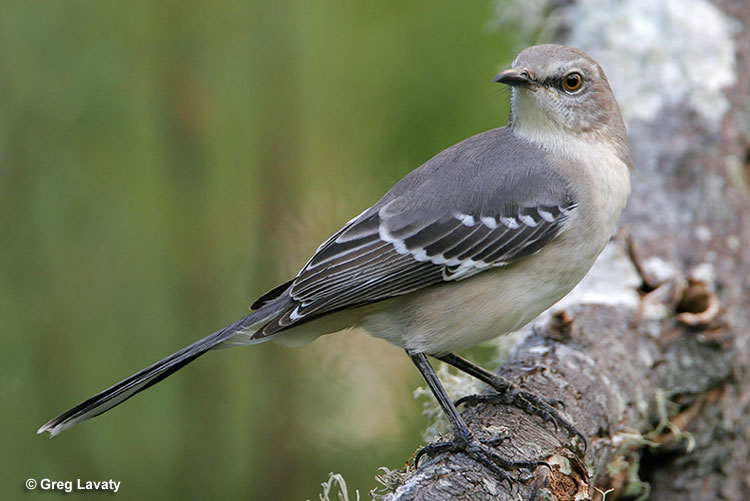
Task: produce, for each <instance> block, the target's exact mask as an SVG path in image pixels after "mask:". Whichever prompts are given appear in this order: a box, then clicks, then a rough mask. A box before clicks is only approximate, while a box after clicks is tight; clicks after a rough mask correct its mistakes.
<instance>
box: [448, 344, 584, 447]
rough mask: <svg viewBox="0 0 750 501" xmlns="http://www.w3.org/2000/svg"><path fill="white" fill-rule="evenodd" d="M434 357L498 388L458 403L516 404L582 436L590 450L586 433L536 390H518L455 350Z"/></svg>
mask: <svg viewBox="0 0 750 501" xmlns="http://www.w3.org/2000/svg"><path fill="white" fill-rule="evenodd" d="M434 358H436V359H438V360H441V361H443V362H445V363H446V364H449V365H452V366H453V367H455V368H456V369H458V370H460V371H462V372H465V373H466V374H468V375H470V376H473V377H475V378H477V379H479V380H480V381H482V382H483V383H486V384H488V385H489V386H491V387H492V388H493V389H494V390H495V391H497V393H496V394H488V395H467V396H465V397H462V398H459V399H458V400H456V405H461V404H464V403H465V404H469V405H475V404H478V403H482V402H488V403H502V404H506V405H513V406H515V407H518V408H519V409H521V410H524V411H526V412H528V413H529V414H534V415H536V416H539V417H541V418H542V419H543V420H544V421H545V422H551V423H552V424H554V425H555V428H557V426H558V425H559V426H562V427H563V428H564V429H565V430H566V431H567V432H568V433H569V434H570V435H572V436H575V437H578V439H579V440H580V443H581V444H582V446H581V447H582V450H583V452H584V453H585V452H586V448H587V447H588V440H587V439H586V436H585V435H584V434H583V433H582V432H581V431H580V430H578V428H576V427H575V426H574V425H573V424H572V423H570V422H569V421H568V420H567V419H565V418H564V417H562V416H561V415H560V413H559V412H558V410H557V409H555V408H554V407H552V406H551V405H550V404H549V403H547V402H545V401H544V400H543V399H542V398H540V397H538V396H536V395H534V394H533V393H530V392H527V391H523V390H520V389H518V387H516V385H514V384H513V383H511V382H510V381H508V380H507V379H505V378H503V377H500V376H498V375H497V374H493V373H491V372H490V371H488V370H487V369H484V368H482V367H480V366H478V365H476V364H475V363H473V362H470V361H469V360H466V359H465V358H462V357H459V356H458V355H454V354H453V353H448V354H447V355H439V356H434Z"/></svg>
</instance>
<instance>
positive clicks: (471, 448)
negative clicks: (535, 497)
mask: <svg viewBox="0 0 750 501" xmlns="http://www.w3.org/2000/svg"><path fill="white" fill-rule="evenodd" d="M504 440H506V437H497V438H493V439H490V440H487V441H482V442H478V441H475V440H472V441H468V442H464V441H463V440H460V439H454V440H451V441H448V442H437V443H434V444H429V445H426V446H425V447H423V448H422V449H420V451H419V452H417V455H416V457H415V459H414V465H415V466H416V467H418V466H419V460H420V459H421V458H422V457H423V456H424V455H425V454H426V455H428V456H432V455H435V454H441V453H444V452H461V453H463V454H466V455H467V456H469V457H470V458H471V459H473V460H474V461H476V462H477V463H480V464H482V465H484V466H486V467H487V468H488V469H490V470H491V471H492V472H493V473H495V475H496V476H497V477H498V478H499V479H500V480H501V481H503V480H505V481H508V482H511V483H512V482H513V481H514V480H515V481H521V482H525V481H527V480H529V479H530V478H531V476H524V475H521V476H520V477H519V478H515V479H514V478H513V477H512V476H511V475H510V474H508V471H507V470H511V469H513V470H516V469H528V470H533V469H535V468H537V467H539V466H546V467H548V468H549V464H548V463H546V462H544V461H510V460H508V459H505V458H503V457H502V456H500V455H499V454H497V453H496V452H494V451H493V450H491V449H490V448H489V447H487V446H486V445H485V444H490V445H496V444H498V443H500V442H502V441H504Z"/></svg>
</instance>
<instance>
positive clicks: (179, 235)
mask: <svg viewBox="0 0 750 501" xmlns="http://www.w3.org/2000/svg"><path fill="white" fill-rule="evenodd" d="M490 12H491V6H490V5H489V3H488V2H453V1H448V0H440V1H431V2H403V1H401V0H398V1H396V0H388V1H382V2H337V1H333V0H328V1H316V2H306V1H302V0H297V1H277V2H271V1H257V0H256V1H252V0H251V1H244V2H240V1H234V2H233V1H219V2H196V1H181V2H176V1H163V2H139V1H135V2H120V3H116V2H81V1H67V2H21V1H5V2H2V3H0V318H1V319H2V324H1V325H2V327H1V328H2V339H3V345H4V346H3V349H2V350H0V364H2V367H3V371H2V376H1V377H0V398H1V399H2V402H3V406H4V410H3V412H2V432H0V433H1V435H0V447H1V448H2V451H3V452H4V454H3V459H2V465H1V467H0V479H2V483H1V484H0V485H2V489H3V491H2V492H3V496H2V497H3V498H4V499H13V498H23V499H28V495H29V494H28V493H27V492H25V490H24V488H23V482H24V481H25V479H26V478H36V479H41V478H50V479H53V480H71V479H73V480H74V479H77V478H81V479H83V480H101V479H110V478H111V479H115V480H117V481H120V482H122V485H121V488H120V493H118V495H124V496H125V498H127V499H139V498H142V499H151V498H159V499H172V498H174V499H189V498H197V499H201V498H218V499H278V500H285V499H305V498H310V499H317V495H318V493H319V492H320V483H321V482H324V481H325V480H326V478H328V473H329V471H336V472H340V473H342V474H343V475H344V477H345V478H346V480H347V482H348V484H349V485H350V486H351V488H353V489H354V488H356V489H359V490H360V492H363V493H366V492H367V491H368V490H370V489H371V488H372V487H374V486H375V485H376V484H375V480H374V475H375V473H376V470H377V467H378V466H380V465H385V466H388V467H391V468H399V467H401V466H402V464H403V460H404V459H405V458H406V457H408V456H409V455H410V454H411V453H412V452H413V451H414V450H415V449H416V448H417V447H418V446H419V444H420V430H421V428H422V427H423V426H424V422H423V418H422V417H421V416H420V405H419V404H418V403H417V402H415V401H414V400H413V398H412V391H413V390H414V388H415V387H417V386H418V385H419V384H420V383H421V382H420V379H419V376H418V374H417V372H416V371H415V370H414V369H413V368H412V367H411V366H410V362H409V361H408V359H407V357H405V356H404V355H403V353H402V352H400V351H399V350H398V349H397V348H394V347H391V346H389V345H387V344H386V343H385V342H382V341H379V340H374V339H371V338H369V337H367V336H365V335H363V334H361V333H341V334H336V335H332V336H327V337H325V338H323V339H321V340H319V341H317V342H316V343H313V344H312V345H310V346H307V347H304V348H301V349H295V350H291V349H285V348H281V347H278V346H275V345H272V344H266V345H261V346H256V347H253V348H252V349H249V348H248V349H235V350H221V351H218V352H213V353H210V354H208V355H207V356H206V357H204V358H202V359H200V360H199V361H197V362H196V363H195V364H192V365H191V366H190V367H189V368H187V369H186V370H184V371H182V372H180V373H179V374H178V375H176V376H174V377H173V378H170V379H169V380H168V381H167V382H165V383H162V384H160V385H158V386H157V387H154V388H153V389H151V390H149V391H148V392H146V393H144V394H143V395H139V396H138V397H136V398H134V399H133V400H132V401H129V402H128V403H127V404H125V405H123V406H122V407H119V408H117V409H116V410H114V411H112V412H110V413H108V414H106V415H105V416H101V417H99V418H96V419H94V420H93V421H89V422H86V423H83V424H81V425H79V426H77V427H76V428H73V429H72V430H70V431H67V432H65V433H63V434H62V435H61V436H60V437H57V438H55V439H54V440H48V439H46V436H45V437H40V436H36V435H35V431H36V429H37V427H38V426H40V425H41V424H42V423H43V422H45V421H46V420H47V419H48V418H50V417H52V416H53V415H55V414H57V413H58V412H61V411H63V410H65V409H67V408H68V407H70V406H72V405H73V404H75V403H78V402H79V401H80V400H82V399H83V398H86V397H88V396H90V395H91V394H93V393H95V392H97V391H99V390H101V389H103V388H104V387H105V386H107V385H109V384H112V383H115V382H116V381H118V380H119V379H121V378H123V377H125V376H128V375H130V374H131V373H132V372H135V371H136V370H138V369H141V368H142V367H144V366H146V365H148V364H150V363H152V362H154V361H156V360H157V359H159V358H161V357H162V356H165V355H167V354H169V353H171V352H173V351H175V350H177V349H179V348H181V347H182V346H184V345H186V344H188V343H190V342H192V341H194V340H195V339H197V338H199V337H202V336H204V335H206V334H208V333H209V332H211V331H213V330H215V329H216V328H218V327H220V326H222V325H224V324H225V323H228V322H230V321H232V320H235V319H236V318H238V317H240V316H243V315H244V314H245V312H246V311H247V306H248V305H249V304H250V302H251V301H252V300H253V299H254V298H255V297H257V296H258V295H259V294H261V293H263V292H265V290H267V289H269V288H271V287H273V286H275V285H276V284H277V283H279V282H280V281H281V280H284V279H287V278H288V277H289V276H290V275H291V274H293V273H295V272H296V270H297V269H298V268H299V267H300V266H301V265H302V264H303V263H304V262H305V260H306V258H307V257H308V256H309V255H310V253H311V252H313V251H314V249H315V248H316V246H317V244H318V243H319V242H320V241H322V240H323V239H324V238H325V237H327V236H328V235H329V234H330V233H331V232H333V231H334V230H336V229H337V228H338V227H339V226H340V225H341V224H343V223H344V222H346V221H347V220H348V219H350V218H351V217H352V216H354V215H356V214H358V213H359V212H360V211H361V210H363V209H364V208H366V207H367V206H368V205H369V204H371V203H373V202H374V201H375V200H377V198H378V197H379V196H380V195H382V193H384V192H385V191H386V190H387V189H388V188H389V187H390V186H391V185H392V184H393V183H394V182H396V181H397V180H398V179H399V178H400V177H402V176H403V175H404V174H406V173H407V172H408V171H409V170H411V169H413V168H414V167H416V166H418V165H419V164H421V163H422V162H423V161H425V160H426V159H428V158H429V157H430V156H432V155H434V154H435V153H437V152H438V151H440V150H441V149H443V148H445V147H447V146H449V145H451V144H453V143H455V142H456V141H458V140H460V139H463V138H464V137H467V136H469V135H471V134H474V133H477V132H480V131H482V130H486V129H489V128H492V127H496V126H499V125H502V124H503V123H504V121H505V117H506V113H507V96H506V95H504V94H499V93H498V92H497V89H496V88H495V87H494V86H493V84H492V83H491V78H492V76H493V75H494V74H495V72H496V71H497V70H499V69H501V68H502V67H503V66H505V65H506V64H507V63H508V62H509V61H510V60H511V59H512V54H511V53H510V50H511V47H512V45H513V34H510V33H490V32H488V30H486V29H485V24H486V22H487V19H488V18H489V16H490ZM45 497H46V498H47V499H54V498H57V497H58V495H55V494H52V493H46V495H45Z"/></svg>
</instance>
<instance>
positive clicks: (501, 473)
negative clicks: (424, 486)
mask: <svg viewBox="0 0 750 501" xmlns="http://www.w3.org/2000/svg"><path fill="white" fill-rule="evenodd" d="M409 356H410V357H411V359H412V361H413V362H414V365H416V366H417V369H419V372H420V373H421V374H422V377H424V380H425V381H426V382H427V386H429V387H430V390H431V391H432V394H433V395H435V398H436V399H437V401H438V403H439V404H440V407H441V408H442V409H443V412H445V415H446V417H447V418H448V421H450V424H451V428H452V429H453V436H454V438H453V441H451V442H440V443H436V444H430V445H428V446H426V447H425V448H423V449H422V450H420V451H419V452H418V453H417V457H416V459H415V464H416V465H417V466H418V465H419V459H420V458H421V457H422V456H423V455H425V454H427V455H433V454H438V453H441V452H449V451H450V452H453V451H461V452H463V453H464V454H466V455H467V456H469V457H470V458H472V459H473V460H475V461H477V462H478V463H481V464H483V465H484V466H486V467H487V468H489V469H490V470H492V471H493V472H494V473H495V474H496V475H497V476H498V477H499V478H500V479H501V480H508V481H510V480H511V478H510V476H509V475H508V473H507V471H506V470H508V469H513V468H536V467H537V466H540V465H544V464H545V463H544V462H541V461H508V460H507V459H503V458H502V457H500V456H499V455H498V454H496V453H495V452H494V451H492V449H490V448H489V447H487V446H486V445H484V444H482V443H480V442H479V441H477V440H476V439H475V438H474V436H473V435H472V433H471V431H469V427H468V426H466V423H465V422H464V420H463V418H462V417H461V415H460V414H459V413H458V410H457V409H456V406H455V405H453V402H452V401H451V399H450V397H449V396H448V394H447V393H446V392H445V388H443V385H442V383H440V379H438V377H437V374H435V370H434V369H433V368H432V366H431V365H430V363H429V362H428V361H427V356H426V355H424V354H422V353H417V354H414V355H412V354H409ZM491 442H492V441H491Z"/></svg>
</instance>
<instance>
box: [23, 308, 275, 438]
mask: <svg viewBox="0 0 750 501" xmlns="http://www.w3.org/2000/svg"><path fill="white" fill-rule="evenodd" d="M270 316H271V315H269V314H268V309H261V310H258V311H255V312H253V313H251V314H250V315H248V316H246V317H244V318H241V319H240V320H237V321H236V322H234V323H232V324H229V325H227V326H226V327H223V328H222V329H219V330H218V331H216V332H214V333H213V334H211V335H209V336H207V337H205V338H203V339H201V340H199V341H196V342H195V343H193V344H191V345H189V346H186V347H185V348H183V349H181V350H180V351H178V352H176V353H173V354H171V355H170V356H168V357H166V358H164V359H162V360H160V361H158V362H156V363H155V364H153V365H151V366H149V367H146V368H145V369H143V370H142V371H140V372H137V373H135V374H133V375H132V376H130V377H129V378H127V379H124V380H122V381H120V382H119V383H117V384H115V385H114V386H111V387H110V388H107V389H106V390H104V391H102V392H100V393H97V394H96V395H94V396H93V397H91V398H89V399H88V400H85V401H83V402H81V403H80V404H78V405H76V406H75V407H73V408H72V409H70V410H68V411H66V412H63V413H62V414H60V415H59V416H57V417H54V418H52V419H50V420H49V421H47V422H46V423H45V424H44V425H43V426H42V427H41V428H39V430H37V433H44V432H45V431H47V432H49V434H50V437H54V436H55V435H57V434H59V433H61V432H63V431H65V430H67V429H68V428H70V427H72V426H74V425H75V424H76V423H79V422H80V421H83V420H85V419H89V418H92V417H94V416H98V415H99V414H102V413H103V412H106V411H108V410H109V409H111V408H112V407H115V406H116V405H119V404H121V403H123V402H124V401H126V400H127V399H129V398H130V397H132V396H133V395H135V394H137V393H139V392H141V391H143V390H145V389H146V388H148V387H150V386H152V385H155V384H156V383H158V382H159V381H161V380H162V379H164V378H166V377H168V376H170V375H172V374H174V373H175V372H177V371H178V370H180V369H181V368H183V367H184V366H186V365H187V364H189V363H190V362H192V361H193V360H195V359H196V358H198V357H200V356H201V355H203V354H204V353H206V352H207V351H208V350H210V349H211V348H214V347H216V346H217V345H219V344H221V343H223V342H224V341H226V340H228V339H230V338H231V337H233V336H235V335H236V334H238V333H240V332H242V331H244V330H246V329H249V328H254V327H256V326H259V325H260V326H262V324H263V323H265V322H266V321H267V320H268V319H269V317H270Z"/></svg>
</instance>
